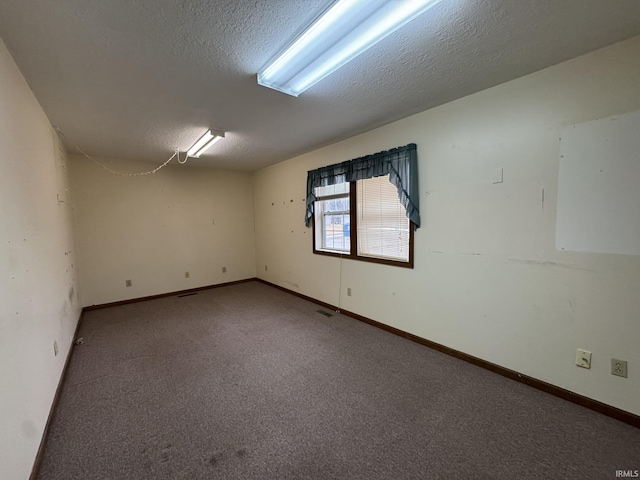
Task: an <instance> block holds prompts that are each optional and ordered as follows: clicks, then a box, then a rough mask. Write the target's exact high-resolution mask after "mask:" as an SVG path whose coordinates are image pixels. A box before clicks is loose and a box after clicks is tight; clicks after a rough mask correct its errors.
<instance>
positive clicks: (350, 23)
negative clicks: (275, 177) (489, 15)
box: [258, 0, 441, 97]
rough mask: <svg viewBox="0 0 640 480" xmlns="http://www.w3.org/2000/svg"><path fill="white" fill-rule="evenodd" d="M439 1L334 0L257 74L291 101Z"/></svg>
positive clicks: (261, 79)
mask: <svg viewBox="0 0 640 480" xmlns="http://www.w3.org/2000/svg"><path fill="white" fill-rule="evenodd" d="M440 1H441V0H392V1H389V0H339V1H337V2H335V3H334V4H333V5H332V6H331V7H330V8H329V9H328V10H326V11H325V12H324V13H323V14H322V15H321V16H320V17H319V18H318V19H317V20H316V21H315V22H314V23H313V24H312V25H311V26H310V27H309V28H307V29H306V30H305V31H304V32H303V33H302V34H301V35H300V36H299V37H298V38H297V39H296V40H294V41H293V43H291V45H289V47H288V48H286V49H285V50H284V51H283V52H282V53H281V54H280V55H279V56H277V57H276V58H275V60H273V61H272V62H270V63H269V64H268V65H267V66H266V67H265V68H264V69H262V70H261V71H260V72H259V73H258V83H259V84H260V85H263V86H265V87H269V88H273V89H274V90H278V91H280V92H283V93H286V94H288V95H293V96H294V97H297V96H298V95H300V94H301V93H302V92H304V91H305V90H306V89H308V88H309V87H311V86H312V85H315V84H316V83H317V82H319V81H320V80H322V79H323V78H324V77H326V76H327V75H329V74H331V73H333V72H334V71H336V70H337V69H338V68H340V67H341V66H343V65H344V64H345V63H347V62H349V61H351V60H352V59H354V58H355V57H357V56H358V55H360V54H361V53H362V52H364V51H365V50H367V49H368V48H369V47H372V46H373V45H375V44H376V43H378V42H379V41H380V40H382V39H383V38H385V37H386V36H387V35H389V34H391V33H393V32H395V31H396V30H397V29H399V28H400V27H402V26H403V25H406V24H407V23H409V22H410V21H411V20H413V19H414V18H416V17H417V16H418V15H421V14H422V13H424V12H425V11H427V10H428V9H429V8H430V7H432V6H434V5H435V4H437V3H439V2H440Z"/></svg>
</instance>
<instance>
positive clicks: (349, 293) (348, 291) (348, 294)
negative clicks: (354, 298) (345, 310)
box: [347, 288, 351, 297]
mask: <svg viewBox="0 0 640 480" xmlns="http://www.w3.org/2000/svg"><path fill="white" fill-rule="evenodd" d="M350 296H351V288H347V297H350Z"/></svg>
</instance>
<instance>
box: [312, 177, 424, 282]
mask: <svg viewBox="0 0 640 480" xmlns="http://www.w3.org/2000/svg"><path fill="white" fill-rule="evenodd" d="M356 183H357V182H355V181H354V182H349V217H350V221H351V225H350V246H349V251H350V252H349V253H339V252H327V251H325V250H318V249H317V248H316V237H317V235H316V215H315V213H314V215H313V218H312V222H311V223H312V228H313V235H312V237H313V253H315V254H316V255H325V256H327V257H338V258H346V259H348V260H357V261H359V262H368V263H378V264H380V265H390V266H393V267H401V268H411V269H413V245H414V240H413V237H414V231H415V226H414V224H413V222H411V221H410V222H409V261H408V262H402V261H399V260H389V259H386V258H376V257H365V256H362V255H358V218H357V217H358V215H357V208H358V204H357V197H356V194H357V190H356V189H357V187H356ZM314 211H315V208H314Z"/></svg>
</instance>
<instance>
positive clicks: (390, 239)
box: [356, 175, 410, 262]
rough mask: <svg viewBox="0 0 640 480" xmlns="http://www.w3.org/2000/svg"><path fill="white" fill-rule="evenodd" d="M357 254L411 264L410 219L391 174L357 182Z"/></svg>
mask: <svg viewBox="0 0 640 480" xmlns="http://www.w3.org/2000/svg"><path fill="white" fill-rule="evenodd" d="M356 187H357V215H358V217H357V219H358V237H357V238H358V255H362V256H367V257H376V258H388V259H390V260H400V261H404V262H408V261H409V228H410V224H409V219H408V218H407V215H406V213H405V209H404V207H403V206H402V204H401V203H400V201H399V200H398V191H397V189H396V187H395V185H393V184H392V183H391V182H390V181H389V175H385V176H382V177H375V178H368V179H366V180H358V183H357V186H356Z"/></svg>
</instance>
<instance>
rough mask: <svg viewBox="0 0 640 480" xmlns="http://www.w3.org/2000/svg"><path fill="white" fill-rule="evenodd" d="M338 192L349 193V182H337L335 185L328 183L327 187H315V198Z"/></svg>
mask: <svg viewBox="0 0 640 480" xmlns="http://www.w3.org/2000/svg"><path fill="white" fill-rule="evenodd" d="M340 193H347V194H348V193H349V183H348V182H347V183H337V184H335V185H329V186H327V187H316V189H315V192H314V194H315V196H316V198H320V197H326V196H328V195H338V194H340Z"/></svg>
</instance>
